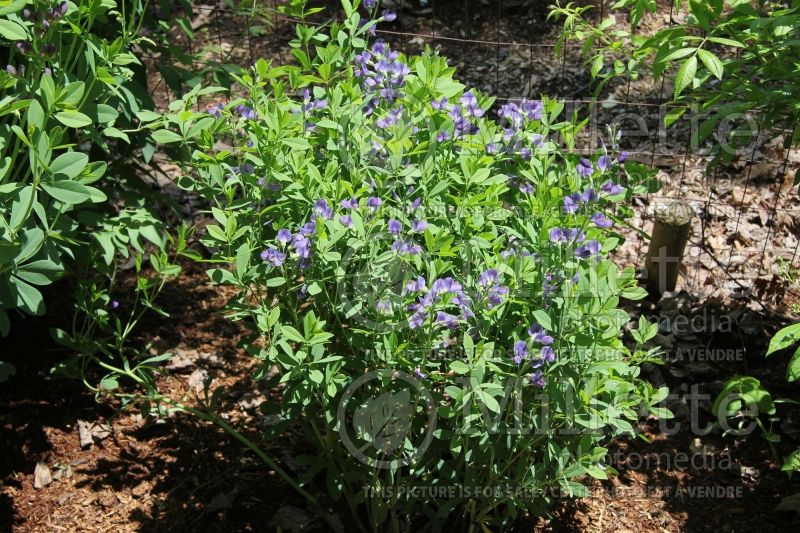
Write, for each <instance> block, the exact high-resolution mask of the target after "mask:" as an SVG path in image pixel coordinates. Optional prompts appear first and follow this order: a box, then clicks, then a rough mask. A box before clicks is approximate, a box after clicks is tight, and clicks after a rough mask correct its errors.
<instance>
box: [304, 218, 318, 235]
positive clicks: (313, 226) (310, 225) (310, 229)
mask: <svg viewBox="0 0 800 533" xmlns="http://www.w3.org/2000/svg"><path fill="white" fill-rule="evenodd" d="M316 231H317V223H316V222H315V221H313V220H312V221H311V222H306V223H305V224H303V227H302V228H300V234H301V235H305V236H306V237H308V236H309V235H313V234H314V233H315V232H316Z"/></svg>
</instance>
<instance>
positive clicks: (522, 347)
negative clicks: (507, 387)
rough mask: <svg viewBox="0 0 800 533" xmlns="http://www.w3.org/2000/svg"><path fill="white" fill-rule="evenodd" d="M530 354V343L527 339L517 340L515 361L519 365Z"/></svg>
mask: <svg viewBox="0 0 800 533" xmlns="http://www.w3.org/2000/svg"><path fill="white" fill-rule="evenodd" d="M527 356H528V343H527V342H525V341H517V342H515V343H514V362H515V363H516V364H518V365H520V364H522V361H524V360H525V358H526V357H527Z"/></svg>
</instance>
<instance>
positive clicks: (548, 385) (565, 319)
mask: <svg viewBox="0 0 800 533" xmlns="http://www.w3.org/2000/svg"><path fill="white" fill-rule="evenodd" d="M343 8H344V12H345V15H346V18H345V20H344V21H343V22H342V23H334V24H332V25H331V26H330V32H329V34H325V33H324V32H320V33H315V34H313V35H312V36H311V38H310V39H309V40H308V41H307V43H305V44H301V43H298V44H299V46H298V48H297V49H296V50H295V54H296V57H297V58H298V61H299V63H300V64H301V65H302V66H300V67H294V66H278V67H274V68H273V67H272V66H271V65H270V64H269V63H268V62H266V61H264V60H259V61H258V62H257V64H256V65H255V66H254V67H253V68H252V69H249V70H247V71H246V72H243V73H242V74H241V76H240V77H238V83H239V84H240V86H241V87H242V88H243V89H244V92H245V94H246V96H245V97H244V98H235V99H233V100H231V101H230V102H229V103H227V104H225V105H222V104H220V105H217V106H214V107H212V108H210V109H208V110H207V111H197V99H198V97H199V96H201V95H207V94H209V93H211V92H214V91H216V90H217V89H216V88H214V87H209V88H205V89H200V88H199V87H197V88H195V89H193V90H192V91H190V92H189V93H188V94H187V95H186V96H185V98H184V99H182V100H180V101H176V102H173V104H172V106H171V109H170V112H169V113H167V114H166V115H165V116H164V118H163V119H162V120H159V121H155V122H154V123H153V124H151V125H150V127H151V128H153V129H154V130H155V131H154V137H156V138H158V139H160V140H161V141H162V142H165V143H169V144H173V145H175V146H180V147H181V148H183V149H184V150H186V151H191V160H190V161H186V162H183V163H184V168H185V175H184V176H182V177H181V178H180V179H179V181H178V183H179V185H180V186H181V187H182V188H184V189H185V190H187V191H190V192H192V193H194V194H197V195H199V196H201V197H202V198H204V199H205V200H206V201H207V202H208V203H209V204H210V206H211V207H210V215H211V216H212V217H213V219H214V220H213V221H212V223H209V224H208V225H206V226H205V235H204V236H203V238H202V241H203V243H204V244H205V246H206V247H207V248H208V249H209V250H211V252H212V257H211V259H210V260H207V261H209V262H210V263H212V266H213V268H211V269H210V270H209V271H208V274H209V276H210V278H211V279H212V280H213V281H214V282H216V283H219V284H223V285H228V286H233V287H236V288H237V289H238V293H237V295H236V296H235V297H234V298H233V299H232V300H231V301H230V303H229V306H228V315H229V316H230V318H231V319H233V320H242V321H245V322H246V323H247V325H249V326H250V327H251V328H252V331H253V334H252V336H250V337H249V338H248V339H247V341H246V348H247V350H248V352H249V353H251V354H252V355H253V356H254V357H257V358H258V359H260V360H261V361H263V365H262V366H261V369H260V370H259V373H258V375H259V376H266V375H267V374H268V371H269V369H270V368H272V367H273V366H277V367H278V368H279V370H280V372H279V373H278V375H276V376H275V377H274V378H271V379H272V380H273V381H275V382H276V383H278V382H279V383H280V384H281V387H283V390H282V401H281V402H280V404H274V403H272V402H267V403H265V404H263V405H262V410H263V411H264V412H265V413H271V414H276V415H279V420H280V422H278V423H277V424H276V425H274V426H273V427H272V428H271V429H270V430H269V431H268V435H277V434H280V433H281V432H282V431H283V430H285V429H286V428H287V427H289V426H294V427H297V428H300V429H302V431H303V432H304V433H305V435H306V437H307V440H308V443H309V444H310V445H311V446H312V447H313V448H314V450H315V455H314V456H313V457H305V458H302V464H303V468H302V471H301V472H298V473H297V474H298V476H299V478H300V484H301V485H304V484H307V483H310V482H311V481H312V480H314V479H316V480H317V481H320V480H324V481H326V483H327V487H328V491H329V493H330V496H331V497H333V498H335V499H336V500H339V501H342V502H345V504H346V505H347V507H349V508H350V509H351V510H352V512H353V515H354V517H355V519H357V520H359V522H361V523H362V524H364V525H365V526H366V527H369V528H371V529H375V530H379V529H382V528H384V527H392V528H394V529H405V528H407V527H410V525H411V524H413V523H415V521H417V520H424V521H425V522H428V523H430V524H433V527H434V528H435V527H436V524H439V525H441V524H444V523H445V522H450V523H452V520H457V521H458V520H463V521H464V523H466V524H473V525H477V524H486V525H489V524H495V525H500V524H507V523H510V522H512V521H513V520H514V519H516V518H517V517H519V516H520V513H524V512H541V510H542V506H543V505H544V504H546V503H547V502H548V501H551V500H552V498H553V495H552V494H551V493H549V492H548V491H549V490H551V489H556V490H560V491H564V492H565V493H570V494H581V493H582V492H583V491H584V490H585V489H584V486H583V485H582V484H581V483H580V482H579V481H578V480H576V479H577V478H580V477H581V476H585V475H587V474H588V475H590V476H593V477H597V478H605V477H606V476H607V472H608V468H609V467H607V466H606V465H604V464H603V457H604V455H605V452H606V449H605V448H604V447H603V445H604V443H606V442H607V441H608V440H609V439H610V438H613V437H616V436H620V435H633V434H635V432H636V429H635V428H636V421H637V418H638V417H639V416H640V414H641V410H644V412H654V413H657V414H659V415H660V416H669V413H668V412H667V411H666V410H665V409H663V408H659V407H658V404H659V402H660V401H661V400H663V399H664V398H665V396H666V389H659V390H654V389H653V388H652V386H651V385H650V384H648V383H647V382H645V381H643V380H642V379H641V378H640V376H639V366H638V365H639V364H640V363H641V362H642V361H644V360H649V359H651V356H652V355H653V353H652V352H648V351H644V350H643V349H642V348H641V346H642V344H643V343H644V342H645V341H647V340H648V339H650V338H652V336H653V335H654V334H655V327H654V326H651V325H649V324H648V323H647V322H646V321H644V320H643V321H641V322H640V324H639V328H638V329H636V330H635V331H634V332H633V335H634V338H635V339H636V343H635V344H636V348H635V349H633V350H630V349H628V348H627V347H626V346H625V345H624V344H623V342H622V339H621V332H622V330H623V328H624V327H625V326H626V324H627V322H628V320H629V317H628V315H627V313H626V312H625V311H623V310H621V309H620V308H619V303H620V299H621V298H627V299H639V298H642V297H643V296H644V295H645V293H644V291H643V290H642V289H641V288H639V287H638V286H637V284H636V280H635V279H634V272H633V269H624V270H619V269H618V268H617V267H616V266H615V265H614V264H613V263H612V262H611V261H609V260H608V259H606V254H607V253H608V252H610V251H611V250H613V249H614V248H615V247H616V246H617V245H618V244H619V243H620V241H621V239H622V237H621V236H620V234H618V233H616V232H615V231H614V229H613V226H614V224H616V223H622V220H621V218H620V217H619V216H617V215H616V214H615V209H614V206H615V204H616V203H618V202H622V201H624V200H625V199H626V198H629V197H630V196H631V195H633V194H636V193H637V192H642V191H644V187H645V186H646V181H647V180H646V179H645V178H647V176H646V175H641V174H640V173H638V172H636V173H630V172H627V171H626V165H628V164H627V163H625V162H624V160H625V155H624V154H622V153H617V152H616V150H615V148H614V144H613V143H614V139H613V137H612V139H611V144H609V146H608V147H607V148H604V149H602V150H600V151H598V152H597V153H596V154H594V155H593V156H592V157H590V158H581V157H580V156H578V155H575V154H573V153H572V149H573V148H574V142H575V135H576V134H577V132H578V131H579V130H580V125H579V124H576V123H575V122H574V121H570V120H567V121H563V120H560V119H559V117H561V116H562V112H563V105H562V104H560V103H558V102H553V101H546V100H545V101H542V102H540V101H521V102H513V103H508V104H505V105H504V106H502V107H500V110H499V119H498V120H493V119H490V118H488V116H487V115H488V113H489V112H490V109H491V106H492V104H493V99H492V98H489V97H485V96H483V95H480V94H479V93H477V92H476V91H472V90H468V89H467V88H466V87H464V85H462V84H461V83H459V82H457V81H456V80H454V79H453V69H452V68H450V67H448V66H447V63H446V61H445V59H443V58H442V57H439V56H438V55H437V54H435V53H431V52H426V53H425V54H423V55H422V56H418V57H408V58H406V57H404V56H402V55H400V54H398V53H397V52H396V51H393V50H392V49H391V48H390V47H389V45H388V44H387V43H385V42H383V41H380V40H378V41H374V42H372V43H371V44H368V39H370V30H371V28H372V25H373V22H371V21H370V22H366V23H365V22H364V20H362V18H361V17H360V15H359V13H358V11H357V10H356V9H354V8H353V7H352V6H351V5H350V4H349V2H347V1H346V0H345V1H344V2H343ZM385 16H386V15H385ZM388 16H391V15H388ZM306 31H308V29H306V28H302V27H301V28H300V29H299V30H298V35H304V34H305V33H304V32H306ZM630 168H634V167H632V166H631V167H630ZM637 168H638V167H637ZM419 487H439V488H443V490H445V491H447V490H450V489H452V488H453V487H458V491H459V492H457V493H456V494H455V495H453V494H450V495H451V496H453V497H444V498H441V497H437V496H431V495H430V494H428V495H427V496H426V495H425V493H424V492H420V490H419ZM478 491H484V492H482V493H480V494H479V493H478ZM485 491H491V493H492V495H491V497H489V498H486V497H484V496H485ZM362 520H363V521H362Z"/></svg>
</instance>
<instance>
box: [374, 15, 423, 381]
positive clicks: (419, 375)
mask: <svg viewBox="0 0 800 533" xmlns="http://www.w3.org/2000/svg"><path fill="white" fill-rule="evenodd" d="M374 1H375V0H373V2H374ZM414 377H416V378H417V379H425V378H427V377H428V374H423V373H422V370H420V369H419V367H416V368H414Z"/></svg>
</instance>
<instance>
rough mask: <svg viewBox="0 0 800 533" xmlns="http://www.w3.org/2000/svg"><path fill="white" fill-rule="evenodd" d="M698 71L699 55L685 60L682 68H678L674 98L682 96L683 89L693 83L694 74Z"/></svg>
mask: <svg viewBox="0 0 800 533" xmlns="http://www.w3.org/2000/svg"><path fill="white" fill-rule="evenodd" d="M696 73H697V56H692V57H690V58H689V59H687V60H686V61H684V62H683V65H681V68H680V69H678V74H677V75H676V76H675V92H674V94H673V97H674V98H677V97H678V96H680V94H681V93H682V92H683V90H684V89H685V88H686V87H688V86H689V84H690V83H692V80H693V79H694V75H695V74H696Z"/></svg>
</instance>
